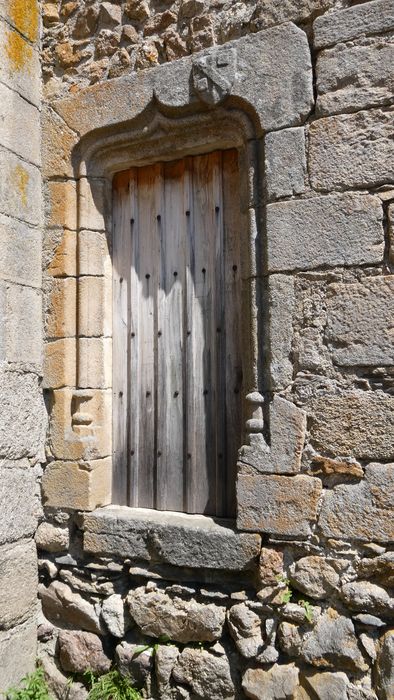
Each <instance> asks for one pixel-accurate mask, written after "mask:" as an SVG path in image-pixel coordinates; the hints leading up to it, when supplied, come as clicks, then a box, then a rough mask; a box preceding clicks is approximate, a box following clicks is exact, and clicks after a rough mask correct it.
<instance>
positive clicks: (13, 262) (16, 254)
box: [0, 214, 42, 287]
mask: <svg viewBox="0 0 394 700" xmlns="http://www.w3.org/2000/svg"><path fill="white" fill-rule="evenodd" d="M41 235H42V234H41V231H40V230H38V229H34V228H31V227H30V226H28V225H27V224H25V223H23V222H21V221H17V220H15V219H10V218H9V217H8V216H2V215H1V214H0V241H1V244H0V278H3V279H6V280H9V281H10V282H16V283H19V284H28V285H29V286H30V287H40V286H41Z"/></svg>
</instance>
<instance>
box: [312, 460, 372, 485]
mask: <svg viewBox="0 0 394 700" xmlns="http://www.w3.org/2000/svg"><path fill="white" fill-rule="evenodd" d="M312 468H313V475H314V476H317V475H318V474H324V475H325V476H330V475H332V474H341V475H343V476H355V477H357V478H358V479H363V478H364V470H363V468H362V467H361V466H360V464H358V462H356V461H355V460H354V461H353V460H352V461H351V460H349V461H345V460H338V459H330V457H324V456H323V455H313V456H312Z"/></svg>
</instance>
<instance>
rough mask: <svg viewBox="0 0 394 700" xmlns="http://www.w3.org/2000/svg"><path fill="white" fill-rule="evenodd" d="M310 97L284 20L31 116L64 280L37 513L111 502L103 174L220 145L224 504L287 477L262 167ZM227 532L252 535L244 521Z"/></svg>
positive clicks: (108, 176)
mask: <svg viewBox="0 0 394 700" xmlns="http://www.w3.org/2000/svg"><path fill="white" fill-rule="evenodd" d="M290 46H291V50H290V49H289V47H290ZM273 61H275V73H274V72H273V70H272V65H273ZM279 73H282V75H281V80H280V81H278V79H277V75H279ZM300 84H301V87H302V89H300V87H299V86H300ZM312 99H313V92H312V72H311V62H310V54H309V47H308V43H307V39H306V35H305V34H304V33H303V32H302V31H301V30H300V29H298V28H297V27H295V25H293V24H292V23H288V24H285V25H281V26H279V27H275V28H273V29H270V30H265V31H262V32H259V33H258V34H255V35H252V36H248V37H245V38H243V39H239V40H238V41H234V42H230V43H229V44H226V45H225V46H224V47H214V48H212V49H210V50H208V51H204V52H201V53H200V54H197V55H196V56H194V57H193V58H191V57H188V58H186V59H181V60H179V61H175V62H173V63H170V64H166V65H163V66H159V67H157V68H155V69H151V70H147V71H141V72H140V73H137V74H134V75H132V76H126V77H123V78H119V79H114V80H111V81H108V82H107V83H105V84H102V85H95V86H93V87H91V88H86V89H83V90H81V91H80V92H78V93H77V94H75V95H73V96H71V97H69V98H66V99H62V100H58V101H55V102H54V103H53V104H52V108H51V109H50V110H48V111H47V112H46V114H45V115H44V124H43V137H44V144H43V153H44V169H45V172H44V177H45V178H46V183H47V184H46V187H47V197H48V216H47V235H49V236H50V235H51V232H52V231H55V230H59V229H63V230H64V231H67V232H69V235H68V234H67V241H66V242H64V241H63V242H62V244H61V245H62V246H63V248H62V250H63V249H64V247H66V248H67V250H66V253H65V256H66V258H67V259H68V260H69V261H71V262H70V263H69V266H70V267H71V268H72V272H73V274H69V271H68V270H66V269H63V268H62V269H61V271H60V273H58V276H57V277H55V278H54V279H53V278H52V279H51V285H52V287H51V292H50V294H49V305H48V311H49V317H50V318H52V321H53V319H55V321H56V320H57V323H56V322H52V326H51V328H52V330H50V331H49V332H48V336H49V339H48V343H47V351H46V361H45V366H46V375H45V378H44V380H45V386H46V388H47V389H48V390H50V397H51V400H50V406H51V410H50V426H49V448H50V452H51V459H50V462H49V464H48V466H47V469H46V472H45V475H44V478H43V494H44V502H45V503H46V505H48V506H53V507H62V508H69V509H75V510H93V509H94V508H96V507H97V506H101V505H107V504H109V503H111V474H112V458H111V455H112V441H111V432H112V429H111V428H110V429H109V426H112V389H111V374H112V370H111V362H112V360H111V340H112V264H111V233H110V232H111V231H112V178H113V175H114V174H115V173H116V172H119V171H122V170H126V169H128V168H130V167H133V166H138V165H146V164H150V163H153V162H157V161H158V160H175V159H176V158H178V157H179V158H180V157H184V156H187V155H194V154H197V153H204V152H210V151H214V150H224V149H226V148H237V149H238V152H239V162H240V176H241V208H242V210H243V211H244V212H245V213H246V214H247V220H248V226H247V230H246V231H244V232H242V236H243V243H242V249H243V270H242V277H243V284H244V291H243V317H244V324H245V326H244V328H245V330H244V334H243V335H244V358H245V359H244V366H243V370H244V387H245V390H246V392H245V396H244V415H245V420H246V423H245V428H246V430H245V446H244V447H243V448H242V449H241V450H240V464H239V473H240V475H241V478H239V479H238V481H239V484H241V486H240V488H239V489H238V498H239V499H241V500H242V498H243V495H242V494H243V493H244V491H245V489H244V488H243V486H242V474H245V477H246V478H250V477H251V476H252V477H253V480H254V481H256V483H255V486H256V488H257V490H258V489H259V488H260V487H261V483H262V482H261V474H267V473H268V474H275V473H290V474H292V473H295V472H297V471H299V462H300V457H301V451H302V441H300V439H299V434H300V431H301V432H302V428H303V426H304V422H305V417H304V415H303V413H302V411H299V410H298V409H296V408H295V407H294V406H293V404H289V403H288V402H287V401H286V400H285V399H283V398H277V397H276V398H275V399H274V401H273V402H272V401H271V402H269V404H268V405H267V408H265V407H264V396H266V397H268V396H270V393H269V392H270V389H271V387H270V363H269V351H268V352H267V348H268V349H269V339H268V342H267V337H266V336H267V334H268V336H269V323H270V320H269V317H268V314H267V304H266V303H265V292H264V271H265V269H266V257H265V249H266V240H265V239H266V237H265V232H264V222H263V217H262V212H263V208H264V178H263V165H262V163H263V136H264V133H265V132H266V131H270V130H274V129H278V128H285V127H288V126H297V125H300V124H302V123H303V122H305V120H306V118H307V116H308V114H309V111H310V109H311V106H312ZM55 192H56V193H57V198H58V199H57V206H56V201H55V196H54V193H55ZM59 200H60V203H59ZM67 227H68V228H67ZM73 314H74V316H75V318H74V319H71V316H72V315H73ZM263 326H264V333H263V331H262V328H263ZM65 329H66V330H65ZM59 374H60V375H61V379H59V378H58V377H57V375H59ZM53 378H54V379H53ZM278 421H279V423H280V422H283V421H285V423H286V421H288V422H289V436H287V437H286V440H288V441H289V444H286V445H285V446H284V449H281V446H280V445H279V440H280V441H282V436H280V438H279V437H278V444H277V445H274V444H270V437H269V435H270V428H271V425H275V424H276V423H278ZM294 425H295V427H296V429H295V430H294V429H293V428H294ZM271 432H272V431H271ZM282 453H283V454H284V455H287V457H286V459H287V461H286V459H285V458H283V457H282V456H281V455H282ZM289 454H290V458H289V457H288V455H289ZM263 478H266V477H263ZM247 498H249V496H248V495H247ZM239 506H242V504H241V503H238V510H239V512H240V510H242V507H241V509H240V507H239ZM238 525H239V526H240V527H241V529H253V525H249V524H248V520H247V518H245V517H243V518H242V517H241V518H239V519H238Z"/></svg>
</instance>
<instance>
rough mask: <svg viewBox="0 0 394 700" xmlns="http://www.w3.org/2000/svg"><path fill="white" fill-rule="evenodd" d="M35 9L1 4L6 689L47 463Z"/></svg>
mask: <svg viewBox="0 0 394 700" xmlns="http://www.w3.org/2000/svg"><path fill="white" fill-rule="evenodd" d="M39 24H40V16H39V6H38V3H37V2H36V1H35V0H24V1H23V2H22V1H21V0H6V1H4V2H2V3H1V6H0V406H1V407H0V695H1V691H3V690H5V689H6V688H7V687H8V686H9V685H11V684H13V683H16V682H17V681H19V679H20V678H21V676H22V675H24V674H25V673H26V672H28V671H30V670H32V669H33V668H34V664H35V658H36V647H37V642H36V637H37V624H36V612H37V603H36V591H37V583H38V577H37V555H36V548H35V545H34V540H33V534H34V531H35V529H36V526H37V521H38V517H39V516H40V512H41V504H40V497H39V483H38V480H39V477H40V475H41V467H40V462H44V461H45V454H44V442H45V431H46V418H45V416H46V413H45V410H44V405H43V398H42V391H41V387H40V379H41V375H42V321H41V316H42V312H41V306H42V303H41V302H42V299H41V297H42V292H41V277H42V275H41V268H42V263H41V239H42V218H41V201H42V198H41V173H40V162H41V157H40V104H41V82H40V59H39Z"/></svg>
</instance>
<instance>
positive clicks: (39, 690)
mask: <svg viewBox="0 0 394 700" xmlns="http://www.w3.org/2000/svg"><path fill="white" fill-rule="evenodd" d="M5 697H6V700H52V698H51V696H50V695H49V690H48V686H47V684H46V681H45V676H44V671H43V669H42V668H41V667H40V666H38V668H37V669H36V670H35V671H34V672H33V673H30V674H29V675H28V676H25V678H22V680H21V684H20V686H19V687H18V688H10V689H9V690H8V691H7V692H6V694H5ZM133 700H134V699H133Z"/></svg>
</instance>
